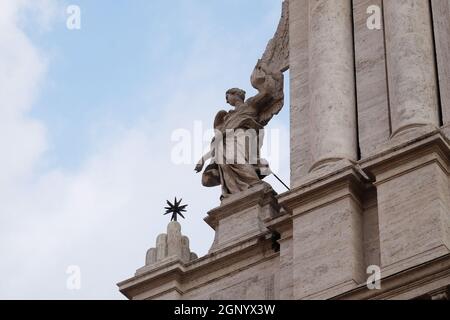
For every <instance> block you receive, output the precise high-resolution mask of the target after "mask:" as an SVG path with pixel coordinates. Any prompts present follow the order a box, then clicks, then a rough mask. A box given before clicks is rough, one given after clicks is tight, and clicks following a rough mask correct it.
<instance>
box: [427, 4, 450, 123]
mask: <svg viewBox="0 0 450 320" xmlns="http://www.w3.org/2000/svg"><path fill="white" fill-rule="evenodd" d="M431 6H432V9H433V21H434V38H435V41H436V43H435V45H436V57H437V69H438V74H439V92H440V94H441V109H442V117H443V119H442V120H443V123H444V125H446V124H450V63H449V61H450V23H449V21H450V0H431Z"/></svg>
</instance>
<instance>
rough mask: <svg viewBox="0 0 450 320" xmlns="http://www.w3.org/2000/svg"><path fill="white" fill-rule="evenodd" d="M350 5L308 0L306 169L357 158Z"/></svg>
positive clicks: (338, 2)
mask: <svg viewBox="0 0 450 320" xmlns="http://www.w3.org/2000/svg"><path fill="white" fill-rule="evenodd" d="M351 4H352V1H350V0H341V1H328V0H314V1H310V3H309V40H308V47H309V70H308V71H309V93H310V105H309V108H310V113H309V115H310V118H309V121H310V128H309V129H310V130H311V135H310V139H311V153H312V158H313V159H312V167H311V168H309V169H310V171H311V170H314V169H317V168H318V167H320V166H323V165H326V164H328V163H330V162H331V163H332V162H335V161H337V160H341V159H348V160H356V157H357V141H356V103H355V77H354V74H355V73H354V71H353V69H354V57H353V27H352V24H353V21H352V5H351Z"/></svg>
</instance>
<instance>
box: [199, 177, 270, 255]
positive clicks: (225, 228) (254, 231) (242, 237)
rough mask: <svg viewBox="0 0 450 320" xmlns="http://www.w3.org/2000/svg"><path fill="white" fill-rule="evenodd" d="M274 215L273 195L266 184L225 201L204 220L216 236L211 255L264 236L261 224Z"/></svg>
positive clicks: (265, 232) (264, 232) (263, 228)
mask: <svg viewBox="0 0 450 320" xmlns="http://www.w3.org/2000/svg"><path fill="white" fill-rule="evenodd" d="M277 214H278V204H277V201H276V199H275V192H274V191H273V189H272V188H271V187H270V185H268V184H266V183H261V184H259V185H257V186H255V187H253V188H251V189H249V190H247V191H245V192H241V193H240V194H235V195H233V196H232V197H229V198H227V199H225V200H224V201H222V204H221V206H220V207H217V208H215V209H213V210H211V211H209V212H208V217H206V218H205V221H206V222H207V223H208V224H209V225H210V226H211V227H212V228H213V229H214V230H215V232H216V236H215V239H214V243H213V245H212V246H211V249H210V252H213V251H217V250H220V249H223V248H226V247H227V246H232V245H235V244H236V243H240V242H244V241H246V240H248V239H252V238H254V237H260V236H261V235H265V234H267V233H268V232H269V230H268V229H267V228H266V227H264V224H263V221H264V220H265V219H268V218H271V217H274V216H275V215H277Z"/></svg>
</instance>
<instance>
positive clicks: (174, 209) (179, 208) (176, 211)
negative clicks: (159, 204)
mask: <svg viewBox="0 0 450 320" xmlns="http://www.w3.org/2000/svg"><path fill="white" fill-rule="evenodd" d="M182 200H183V199H180V200H179V201H177V197H175V201H174V203H171V202H170V201H169V200H167V201H166V202H167V205H168V207H164V209H166V213H164V215H166V214H169V213H172V218H171V219H170V221H177V217H178V215H180V216H181V217H182V218H183V219H185V217H184V216H183V214H182V212H186V207H187V206H188V205H187V204H184V205H180V204H181V201H182Z"/></svg>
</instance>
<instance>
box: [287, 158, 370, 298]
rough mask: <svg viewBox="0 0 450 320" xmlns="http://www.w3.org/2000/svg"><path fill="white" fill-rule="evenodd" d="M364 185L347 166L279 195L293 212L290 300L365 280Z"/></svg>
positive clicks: (325, 293)
mask: <svg viewBox="0 0 450 320" xmlns="http://www.w3.org/2000/svg"><path fill="white" fill-rule="evenodd" d="M362 188H363V183H362V178H361V176H360V175H359V174H358V173H357V172H356V171H355V170H354V169H353V167H352V166H349V167H347V168H344V169H342V171H341V172H340V173H337V174H334V175H332V176H329V177H327V178H324V177H322V179H317V180H315V181H312V182H310V183H308V184H306V185H303V186H300V187H298V188H296V189H294V190H292V191H291V192H290V193H287V194H286V195H283V196H282V197H281V198H280V205H282V206H283V207H284V208H286V209H287V210H288V211H289V212H290V213H291V214H292V239H293V240H292V251H293V262H292V269H293V283H294V284H295V285H294V290H293V296H294V299H327V298H331V297H333V296H336V295H338V294H340V293H342V292H345V291H348V290H350V289H352V288H354V287H356V286H357V285H358V284H359V283H361V282H363V280H364V272H365V270H364V253H363V232H362V227H363V224H362V219H363V217H362V206H361V203H360V194H361V191H362Z"/></svg>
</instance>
